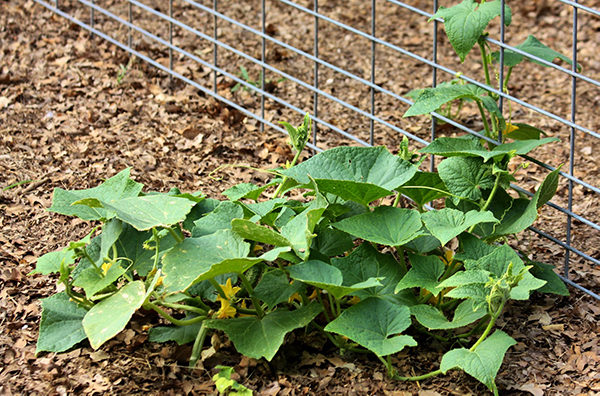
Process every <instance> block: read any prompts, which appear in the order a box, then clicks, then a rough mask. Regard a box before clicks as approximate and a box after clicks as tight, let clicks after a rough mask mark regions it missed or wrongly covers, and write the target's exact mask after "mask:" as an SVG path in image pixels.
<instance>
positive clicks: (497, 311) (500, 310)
mask: <svg viewBox="0 0 600 396" xmlns="http://www.w3.org/2000/svg"><path fill="white" fill-rule="evenodd" d="M504 304H506V300H502V304H500V307H498V310H496V312H495V313H494V315H493V316H492V318H491V319H490V323H488V325H487V327H486V328H485V330H484V331H483V334H482V335H481V337H479V339H478V340H477V342H476V343H475V344H473V346H472V347H471V349H469V350H470V351H471V352H473V351H474V350H475V349H476V348H477V347H478V346H479V344H481V343H482V342H483V341H484V340H485V339H486V338H487V336H488V335H489V334H490V332H491V331H492V328H493V327H494V323H496V319H498V316H500V313H501V312H502V308H504Z"/></svg>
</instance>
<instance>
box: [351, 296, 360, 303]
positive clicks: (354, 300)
mask: <svg viewBox="0 0 600 396" xmlns="http://www.w3.org/2000/svg"><path fill="white" fill-rule="evenodd" d="M359 302H360V298H358V297H356V296H354V297H352V298H351V299H350V301H348V304H350V305H355V304H358V303H359Z"/></svg>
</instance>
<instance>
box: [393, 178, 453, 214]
mask: <svg viewBox="0 0 600 396" xmlns="http://www.w3.org/2000/svg"><path fill="white" fill-rule="evenodd" d="M398 192H400V193H402V194H404V195H406V196H407V197H409V198H410V199H412V200H413V201H414V202H415V203H416V204H417V205H418V206H420V207H422V206H423V205H425V204H426V203H428V202H431V201H433V200H436V199H438V198H443V197H447V196H450V195H451V193H450V191H448V189H447V188H446V184H444V182H443V180H442V179H441V178H440V176H439V175H438V174H437V173H436V172H417V173H416V174H415V175H414V176H413V178H412V179H410V180H409V181H408V182H407V183H406V184H404V185H403V186H402V187H400V188H399V189H398Z"/></svg>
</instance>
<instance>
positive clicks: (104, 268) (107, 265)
mask: <svg viewBox="0 0 600 396" xmlns="http://www.w3.org/2000/svg"><path fill="white" fill-rule="evenodd" d="M112 265H113V263H111V262H108V263H104V264H102V267H100V268H101V269H102V273H103V274H104V275H106V273H107V272H108V270H109V269H110V267H112Z"/></svg>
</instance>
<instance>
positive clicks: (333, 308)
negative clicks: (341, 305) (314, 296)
mask: <svg viewBox="0 0 600 396" xmlns="http://www.w3.org/2000/svg"><path fill="white" fill-rule="evenodd" d="M327 296H328V297H329V309H330V310H331V315H332V316H333V318H334V319H335V318H337V317H338V315H337V312H336V309H335V305H334V302H333V296H332V295H331V293H327Z"/></svg>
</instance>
